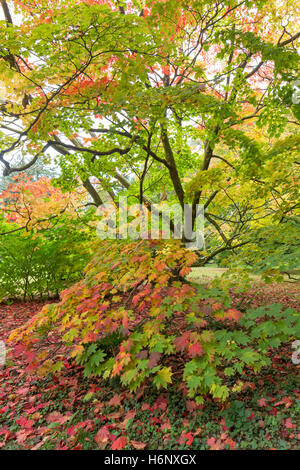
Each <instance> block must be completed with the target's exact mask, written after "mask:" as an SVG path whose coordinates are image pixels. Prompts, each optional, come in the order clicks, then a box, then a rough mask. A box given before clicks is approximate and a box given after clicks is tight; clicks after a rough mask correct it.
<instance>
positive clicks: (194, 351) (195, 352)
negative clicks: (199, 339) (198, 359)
mask: <svg viewBox="0 0 300 470" xmlns="http://www.w3.org/2000/svg"><path fill="white" fill-rule="evenodd" d="M188 352H189V355H190V356H192V357H195V356H202V355H203V347H202V344H200V343H195V344H191V345H190V346H189V350H188Z"/></svg>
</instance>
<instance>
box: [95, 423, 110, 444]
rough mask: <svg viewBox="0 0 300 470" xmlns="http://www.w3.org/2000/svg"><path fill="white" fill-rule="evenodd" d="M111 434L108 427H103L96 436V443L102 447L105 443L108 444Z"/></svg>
mask: <svg viewBox="0 0 300 470" xmlns="http://www.w3.org/2000/svg"><path fill="white" fill-rule="evenodd" d="M109 436H110V433H109V430H108V427H107V426H102V428H100V429H99V431H98V432H97V434H96V436H95V442H96V443H97V444H98V445H100V444H103V443H104V442H107V441H108V439H109Z"/></svg>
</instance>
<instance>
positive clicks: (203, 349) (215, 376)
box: [11, 240, 300, 402]
mask: <svg viewBox="0 0 300 470" xmlns="http://www.w3.org/2000/svg"><path fill="white" fill-rule="evenodd" d="M195 259H196V256H195V254H194V253H193V252H191V251H188V250H186V249H185V248H181V247H180V246H179V245H178V244H176V243H175V242H172V243H171V242H170V243H162V242H159V241H157V240H156V241H145V240H141V241H135V242H131V243H128V242H122V241H115V242H112V241H103V242H101V245H100V247H99V250H98V252H97V254H96V255H95V257H94V259H93V260H92V261H91V262H90V264H89V265H88V266H87V268H86V270H85V277H84V279H83V280H82V281H80V282H78V283H77V284H75V285H73V286H72V287H70V288H69V289H67V290H65V291H64V292H62V294H61V301H60V302H59V303H58V304H52V305H47V306H45V307H44V308H43V309H42V310H41V312H40V313H38V314H37V315H36V316H34V317H33V318H32V319H31V320H30V321H29V322H28V323H27V324H26V325H24V326H23V327H21V328H19V329H18V330H16V331H15V332H13V333H12V335H11V340H15V341H16V340H17V341H18V342H20V347H22V348H24V353H25V354H27V356H28V360H29V370H34V369H38V371H39V374H42V375H44V374H47V373H49V372H54V371H58V370H61V369H62V368H63V367H64V361H65V360H66V357H67V358H70V359H71V360H72V359H74V360H75V361H77V362H78V363H80V364H83V365H84V372H85V375H87V376H90V375H91V374H92V375H93V376H102V377H103V378H104V379H108V378H114V377H119V378H120V380H121V383H122V384H123V386H126V387H129V389H130V390H136V389H137V388H138V387H139V386H141V385H142V384H144V383H145V382H147V380H148V379H151V381H152V382H153V383H154V384H155V385H156V386H157V388H160V387H167V386H168V385H169V384H171V383H172V382H178V381H180V382H182V381H183V382H184V383H185V385H186V387H187V389H188V391H189V396H190V397H193V396H196V397H197V401H198V402H202V401H203V395H206V394H211V395H212V396H213V397H214V398H218V399H220V400H224V399H226V398H227V396H228V394H229V393H230V392H234V387H233V388H232V389H230V388H229V387H228V385H226V384H225V383H224V375H223V373H221V372H222V371H223V370H224V373H225V377H230V376H232V375H236V374H240V373H242V372H243V371H244V370H245V369H247V368H251V369H252V370H254V371H256V372H257V371H259V370H260V369H261V368H262V367H263V366H266V365H268V364H269V361H270V360H269V358H268V357H267V354H266V353H267V352H268V351H269V350H270V348H271V349H272V348H276V347H278V346H279V345H280V344H281V343H282V342H286V341H288V340H289V339H291V338H293V337H294V335H297V331H299V326H300V322H299V318H298V317H297V316H296V312H295V311H294V310H293V309H285V310H284V311H283V310H282V305H276V304H275V305H271V306H268V307H261V308H258V309H252V310H248V312H247V313H244V314H243V313H242V312H241V311H239V310H237V309H236V308H231V305H230V300H229V298H228V297H227V296H226V295H225V294H224V292H223V291H221V290H218V289H206V288H204V287H199V286H198V287H197V286H196V285H192V284H190V283H189V282H188V281H186V280H184V277H183V276H186V275H187V274H188V273H189V271H190V267H191V265H192V263H193V262H194V261H195ZM174 273H175V274H174ZM53 341H56V342H57V345H58V348H57V351H56V354H55V355H54V357H53V352H51V357H48V356H49V347H48V346H49V344H51V343H53ZM60 346H64V347H67V351H68V352H67V356H66V355H65V354H66V351H65V349H64V350H63V352H61V353H60ZM178 361H179V364H180V367H179V368H178Z"/></svg>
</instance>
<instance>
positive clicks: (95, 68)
mask: <svg viewBox="0 0 300 470" xmlns="http://www.w3.org/2000/svg"><path fill="white" fill-rule="evenodd" d="M2 5H3V6H4V5H6V6H7V2H2ZM14 5H15V9H16V11H17V12H19V13H20V14H21V15H22V21H21V24H20V25H14V24H13V20H12V16H11V15H10V14H9V10H8V9H7V8H4V13H5V18H6V23H3V24H2V27H1V40H2V43H3V44H4V43H5V45H6V46H5V48H3V50H2V58H3V60H2V61H1V76H2V77H3V82H4V83H5V87H6V92H7V101H6V102H5V103H4V104H3V105H2V111H1V112H2V116H3V120H2V128H1V129H2V131H1V132H2V137H1V139H2V151H1V154H0V161H1V162H2V164H3V165H4V173H5V174H6V175H9V174H12V173H13V172H16V171H20V170H21V169H22V168H28V167H30V165H32V164H34V163H35V162H36V161H37V160H41V159H45V161H47V158H49V156H50V153H51V152H56V153H57V161H58V162H59V164H60V166H61V172H62V174H61V177H60V178H59V179H60V183H61V185H62V186H63V187H67V188H69V189H70V188H72V187H73V186H74V181H76V178H77V177H79V178H80V179H81V181H82V182H83V183H84V185H85V186H86V189H87V190H88V191H89V193H90V195H91V198H92V200H93V203H94V204H95V205H96V206H99V205H101V203H102V202H103V201H102V199H101V194H100V193H99V191H98V189H99V184H100V186H101V187H102V188H104V189H106V190H107V191H109V194H110V196H111V198H112V199H113V200H115V202H116V203H117V198H118V195H120V193H121V194H126V195H128V196H130V197H131V198H136V201H140V202H146V203H147V204H148V205H149V203H151V202H153V201H154V202H155V200H156V198H157V194H158V193H162V192H164V193H165V192H167V194H169V197H168V201H169V202H170V203H172V202H174V201H175V202H178V203H179V204H180V205H181V206H182V207H183V205H184V203H190V204H191V205H192V217H193V221H194V220H195V218H196V215H197V214H196V212H197V211H196V207H197V204H202V205H204V209H205V212H204V216H205V220H206V225H207V236H208V243H207V247H206V250H205V251H203V252H201V253H199V259H198V263H199V264H200V265H205V264H206V263H207V262H209V261H210V260H212V259H213V258H214V257H216V256H220V255H222V253H225V255H226V253H227V252H228V251H234V250H236V249H238V248H241V247H248V245H249V250H248V251H247V250H244V251H243V253H242V256H241V259H245V257H246V256H247V253H249V252H253V250H256V249H257V245H258V243H257V240H258V238H259V239H263V238H266V236H268V237H270V236H271V237H272V239H273V240H274V244H275V245H276V243H277V242H278V232H281V231H282V230H283V231H284V232H288V231H289V229H290V223H289V222H290V219H292V221H293V222H294V223H295V224H296V227H297V234H298V227H299V222H298V219H297V217H298V216H297V207H298V205H297V204H298V200H297V197H298V195H297V186H296V181H297V179H296V176H295V175H296V174H297V168H298V163H299V162H297V152H299V138H298V137H297V135H296V136H295V132H296V130H297V126H298V125H299V123H298V117H299V105H298V104H294V103H293V100H292V93H293V83H294V82H295V80H296V78H297V68H298V54H297V51H296V47H297V40H298V38H299V32H297V28H296V24H297V21H295V19H296V13H295V8H294V7H295V5H294V2H293V1H288V2H285V5H284V8H281V6H282V5H281V2H280V1H278V0H273V1H263V0H259V1H256V2H248V1H240V2H238V1H235V2H232V1H230V2H226V1H225V2H215V3H213V4H211V2H205V1H194V2H185V1H174V0H169V1H166V2H159V1H158V2H149V3H147V2H145V3H143V2H140V1H133V2H131V3H128V4H127V3H125V2H124V3H122V2H119V1H117V2H114V1H108V2H104V1H99V2H97V1H79V2H78V1H68V2H66V1H55V0H54V1H52V2H51V3H50V4H49V2H46V1H43V0H41V1H38V2H32V1H25V2H18V1H16V2H14ZM8 79H9V82H8ZM297 116H298V117H297ZM16 119H17V120H18V126H19V123H20V125H21V127H20V128H16V126H15V124H14V123H15V122H16V121H15V120H16ZM50 149H51V152H50ZM16 152H22V153H25V152H26V154H27V155H28V156H29V155H31V157H30V158H28V161H27V162H26V163H25V164H24V165H23V167H22V166H21V167H16V166H14V164H13V160H11V155H12V154H14V153H16ZM49 152H50V153H49ZM132 175H134V178H133V176H132ZM93 178H96V181H97V184H98V186H95V185H94V181H95V180H94V179H93ZM286 222H288V224H287V225H286ZM266 227H267V229H268V232H266V231H265V228H266ZM277 227H278V228H277ZM272 228H273V230H272ZM266 234H267V235H266ZM288 238H289V237H288V236H287V239H288ZM288 244H289V240H287V241H286V242H285V243H284V248H286V246H287V245H288ZM273 248H274V247H273ZM275 249H276V246H275ZM297 249H298V248H296V250H297ZM248 259H249V263H250V264H253V259H251V256H248ZM288 267H289V266H288ZM288 267H287V268H286V267H285V269H288ZM265 268H266V269H269V267H268V266H267V267H265ZM292 268H293V266H292ZM283 269H284V268H283Z"/></svg>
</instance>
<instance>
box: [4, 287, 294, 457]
mask: <svg viewBox="0 0 300 470" xmlns="http://www.w3.org/2000/svg"><path fill="white" fill-rule="evenodd" d="M249 295H250V294H247V299H249ZM255 295H256V296H257V297H256V302H257V304H259V303H260V301H261V302H262V301H264V302H266V298H264V299H263V298H262V296H261V297H260V299H259V298H258V297H259V293H256V294H255ZM250 297H251V296H250ZM274 300H275V299H274ZM236 301H237V302H238V298H237V297H236ZM276 301H277V302H281V303H283V304H285V305H286V306H293V307H294V306H295V298H294V297H293V296H286V294H285V293H284V292H283V293H280V292H279V295H277V297H276ZM42 305H43V303H41V302H27V303H22V302H16V303H15V304H13V305H3V304H0V339H2V340H4V341H5V339H6V338H7V337H8V336H9V333H10V331H11V330H12V329H14V328H16V327H18V326H21V325H22V324H23V323H24V322H25V321H27V320H28V319H29V318H30V317H31V316H32V315H34V314H35V313H37V312H38V311H39V310H40V309H41V307H42ZM215 307H216V306H215ZM175 327H176V328H177V329H178V328H180V322H178V323H176V325H175V326H174V328H175ZM183 334H184V333H183ZM182 340H183V341H182V343H183V344H182V345H181V344H180V345H179V346H181V348H182V349H183V350H184V349H186V344H185V338H184V337H183V338H182ZM53 347H55V337H53ZM181 348H178V349H181ZM285 348H286V350H285ZM23 352H24V351H23V349H21V348H18V347H14V348H13V349H12V351H10V352H9V354H8V365H7V366H6V367H5V368H3V369H0V379H1V381H2V384H3V387H2V388H0V448H5V447H6V446H7V444H9V443H16V444H18V445H19V446H20V447H21V448H24V449H28V448H30V449H33V450H37V449H40V448H41V447H43V446H44V444H47V442H49V440H50V441H51V439H55V436H56V435H57V433H59V432H62V431H63V432H64V434H65V436H66V438H65V440H61V441H60V442H59V441H57V442H56V443H55V448H56V449H62V450H63V449H74V450H80V449H82V448H84V445H82V443H79V442H78V436H79V434H80V432H82V431H84V432H91V433H93V434H92V436H93V437H92V438H91V439H92V441H93V442H95V444H94V445H97V446H98V447H99V448H111V449H115V450H118V449H120V450H121V449H124V448H126V447H127V446H130V448H134V449H137V450H142V449H144V448H146V447H147V445H148V443H147V442H145V439H143V430H142V429H143V426H144V423H143V422H141V421H140V420H139V419H138V418H137V417H136V413H137V411H136V410H135V409H132V410H128V409H124V400H125V399H126V397H127V395H128V394H127V395H126V393H123V392H121V393H115V394H110V396H109V397H108V398H103V399H102V397H101V398H100V400H96V402H95V404H93V405H92V406H90V402H89V403H88V404H86V405H85V406H86V408H84V405H83V403H84V401H83V399H84V397H85V396H86V395H87V394H91V395H92V396H93V394H97V393H98V394H102V387H100V386H99V382H98V383H90V382H88V383H84V381H83V380H82V368H81V367H79V366H75V365H74V364H72V363H71V362H69V361H65V362H66V366H67V367H66V369H65V370H64V371H62V372H61V373H60V374H56V375H55V374H54V375H52V377H51V380H48V381H47V380H46V381H45V380H43V381H42V382H41V383H43V389H41V388H40V386H39V381H37V379H36V377H35V376H33V375H31V374H29V373H27V372H26V371H25V361H24V356H23ZM290 353H291V351H290V349H288V347H286V346H283V348H282V349H281V351H280V354H278V355H276V357H274V363H273V365H274V368H275V369H276V370H277V371H278V373H279V374H282V375H284V374H286V358H287V357H289V356H290ZM156 360H157V357H155V356H152V357H151V356H149V361H153V362H154V361H156ZM158 360H159V358H158ZM175 360H178V359H177V356H176V357H175V356H174V361H175ZM282 375H281V376H282ZM266 377H268V376H266ZM268 380H269V381H270V382H273V383H274V384H275V383H276V381H274V378H273V377H272V376H271V375H270V376H269V377H268ZM259 381H260V379H258V383H259ZM100 385H101V383H100ZM260 385H261V386H263V381H261V383H260ZM244 386H245V387H246V383H244ZM250 386H251V387H250ZM179 388H180V390H181V391H182V395H183V398H182V400H185V398H186V412H185V413H183V414H182V417H183V418H184V419H183V422H182V423H183V426H184V430H183V431H181V430H180V431H181V434H179V436H180V437H179V438H178V439H179V440H180V442H182V445H183V446H187V447H189V446H195V442H196V441H195V439H196V437H198V435H200V436H201V433H202V430H199V431H196V432H195V430H194V431H192V430H190V429H189V422H190V420H191V419H192V417H193V416H194V415H195V414H197V413H202V409H203V408H205V405H198V404H197V403H196V402H195V401H193V400H190V399H188V397H187V396H186V397H185V395H186V390H184V387H179ZM249 388H251V389H252V388H253V389H255V386H254V384H253V383H252V382H251V377H249ZM59 391H63V392H64V395H63V399H62V400H61V401H57V399H56V401H53V399H52V398H51V397H52V394H56V393H57V392H59ZM295 392H296V391H295ZM103 393H106V392H105V390H103ZM282 395H283V392H282ZM296 396H297V394H296ZM135 398H136V403H137V402H138V401H140V403H139V410H142V411H147V410H148V411H149V413H150V415H149V423H150V421H151V423H152V424H153V426H154V427H155V428H156V429H157V430H158V431H159V432H161V433H162V434H163V435H162V437H161V442H163V443H165V445H166V446H167V445H168V442H169V441H170V440H171V437H170V436H171V434H170V431H172V427H173V426H174V424H173V423H172V422H170V419H169V417H168V415H167V413H168V407H169V403H168V398H167V396H166V394H161V395H160V396H159V397H158V398H157V399H156V401H155V402H154V404H152V405H151V404H150V403H152V402H150V403H147V401H148V394H147V389H145V388H142V389H141V390H139V391H138V393H137V395H136V397H135ZM292 398H293V399H294V397H292ZM292 398H291V397H286V396H283V397H282V398H281V397H280V391H278V393H277V396H276V397H275V398H274V397H266V398H263V397H262V398H260V399H259V400H257V403H258V409H261V410H262V412H264V410H265V409H267V410H269V411H267V412H268V413H269V414H271V415H272V414H273V415H274V416H276V415H277V414H278V413H279V411H280V410H286V411H287V409H288V408H290V407H291V405H292V404H293V402H294V400H293V399H292ZM92 400H93V398H92ZM143 400H144V401H145V402H144V403H143ZM208 401H209V400H208ZM91 403H92V402H91ZM268 405H269V406H268ZM54 406H58V408H56V409H55V408H54ZM107 406H109V407H110V409H109V411H108V412H107V411H106V412H105V413H104V412H103V409H104V408H105V407H107ZM80 407H82V409H88V408H89V407H90V408H91V409H92V410H93V413H94V416H93V417H92V418H91V417H89V419H84V417H83V419H82V417H81V420H78V421H79V422H78V421H77V422H74V416H75V415H76V411H77V410H80ZM278 410H279V411H278ZM4 415H5V420H4V421H2V423H3V424H2V423H1V417H2V416H4ZM249 418H250V422H251V423H252V420H254V419H256V415H254V414H253V413H252V415H250V417H249ZM96 419H98V422H101V423H102V425H101V424H100V426H99V424H96V425H95V422H94V421H95V420H96ZM216 419H217V417H216ZM112 420H113V421H114V422H113V423H112V422H109V421H112ZM129 420H135V421H134V425H138V426H141V427H142V428H141V430H140V429H138V430H137V431H136V434H137V438H135V439H130V438H128V437H127V436H126V433H127V429H128V422H129ZM9 422H14V423H15V424H14V428H11V427H10V425H9ZM219 423H220V425H221V426H222V430H223V433H222V434H221V436H218V435H217V433H216V435H215V436H209V437H206V436H205V441H207V445H208V446H209V447H210V448H211V449H215V450H218V449H219V448H228V447H229V448H231V449H234V448H235V447H236V443H235V441H234V440H232V439H231V437H230V428H228V427H226V424H225V421H224V418H222V420H219ZM129 425H130V426H131V425H132V424H129ZM16 426H19V429H18V428H17V427H16ZM259 426H260V427H262V428H264V427H265V422H264V420H263V419H260V421H259ZM295 428H296V424H295V420H294V418H286V419H283V420H282V428H281V431H280V435H281V436H282V438H284V439H286V440H290V439H292V438H295V439H297V438H298V439H299V437H300V436H299V434H296V432H295V431H296V429H295ZM181 429H182V428H181ZM95 432H96V435H95V436H94V433H95ZM116 434H117V435H116ZM118 434H119V435H118ZM294 436H296V437H294ZM139 439H140V440H139ZM86 440H87V441H88V440H89V439H88V438H86ZM179 445H180V444H179Z"/></svg>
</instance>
